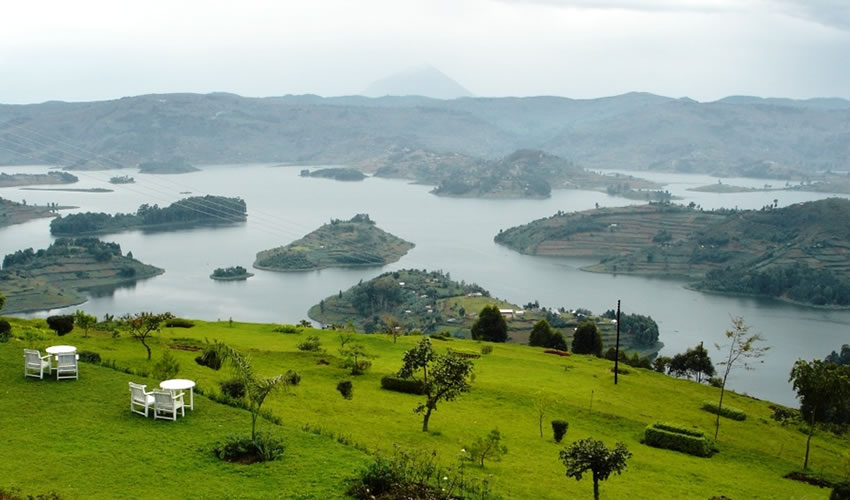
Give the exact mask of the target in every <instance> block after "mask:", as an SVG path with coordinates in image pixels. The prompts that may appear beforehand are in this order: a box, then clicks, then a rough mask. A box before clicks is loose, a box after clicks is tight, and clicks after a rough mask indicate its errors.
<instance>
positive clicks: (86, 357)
mask: <svg viewBox="0 0 850 500" xmlns="http://www.w3.org/2000/svg"><path fill="white" fill-rule="evenodd" d="M79 355H80V361H82V362H84V363H100V354H98V353H96V352H94V351H80V352H79Z"/></svg>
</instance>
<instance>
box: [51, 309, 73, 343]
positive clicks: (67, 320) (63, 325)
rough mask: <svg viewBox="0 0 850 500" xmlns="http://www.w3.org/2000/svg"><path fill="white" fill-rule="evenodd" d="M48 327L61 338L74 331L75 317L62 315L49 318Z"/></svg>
mask: <svg viewBox="0 0 850 500" xmlns="http://www.w3.org/2000/svg"><path fill="white" fill-rule="evenodd" d="M47 326H48V327H50V329H51V330H53V331H54V332H56V335H59V336H60V337H61V336H62V335H65V334H67V333H70V332H71V330H73V329H74V316H72V315H70V314H60V315H56V316H48V317H47Z"/></svg>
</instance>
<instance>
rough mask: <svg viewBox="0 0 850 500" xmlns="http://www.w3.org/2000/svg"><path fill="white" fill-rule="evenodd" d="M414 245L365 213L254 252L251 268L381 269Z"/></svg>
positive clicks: (279, 269)
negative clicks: (288, 241) (369, 267)
mask: <svg viewBox="0 0 850 500" xmlns="http://www.w3.org/2000/svg"><path fill="white" fill-rule="evenodd" d="M413 247H414V245H413V243H410V242H409V241H405V240H403V239H401V238H399V237H397V236H394V235H392V234H390V233H388V232H386V231H384V230H382V229H379V228H378V227H377V226H376V225H375V222H374V221H373V220H372V219H370V218H369V215H368V214H357V215H355V216H354V217H352V218H351V220H347V221H343V220H339V219H332V220H331V221H330V222H329V223H328V224H324V225H322V226H321V227H320V228H318V229H316V230H315V231H313V232H312V233H310V234H308V235H306V236H304V237H303V238H301V239H299V240H296V241H293V242H292V243H290V244H288V245H286V246H282V247H277V248H273V249H271V250H263V251H261V252H259V253H257V258H256V260H255V261H254V267H255V268H257V269H264V270H267V271H312V270H316V269H324V268H327V267H364V266H383V265H386V264H389V263H391V262H395V261H397V260H399V259H400V258H401V257H402V256H403V255H404V254H406V253H407V252H408V251H409V250H410V249H411V248H413Z"/></svg>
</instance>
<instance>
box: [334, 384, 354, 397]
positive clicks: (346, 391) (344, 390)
mask: <svg viewBox="0 0 850 500" xmlns="http://www.w3.org/2000/svg"><path fill="white" fill-rule="evenodd" d="M336 390H338V391H339V393H340V394H342V397H344V398H345V399H351V398H352V397H354V385H353V384H352V383H351V381H350V380H340V382H339V383H338V384H337V385H336Z"/></svg>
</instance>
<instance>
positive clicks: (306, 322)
mask: <svg viewBox="0 0 850 500" xmlns="http://www.w3.org/2000/svg"><path fill="white" fill-rule="evenodd" d="M298 326H300V327H301V328H313V323H311V322H310V321H309V320H306V319H302V320H301V321H299V322H298Z"/></svg>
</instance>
